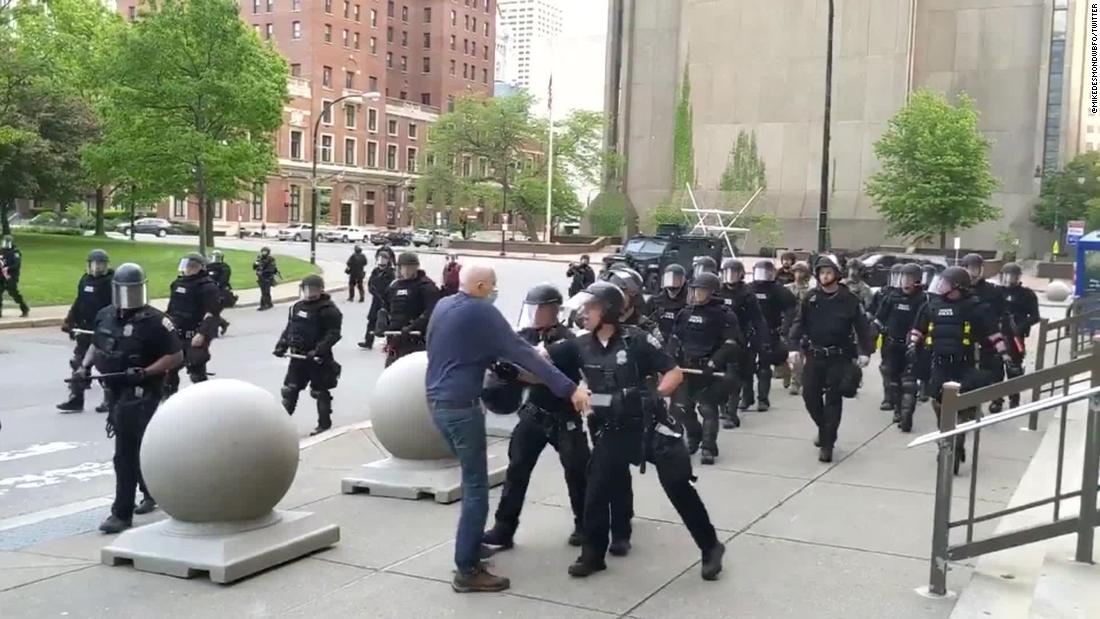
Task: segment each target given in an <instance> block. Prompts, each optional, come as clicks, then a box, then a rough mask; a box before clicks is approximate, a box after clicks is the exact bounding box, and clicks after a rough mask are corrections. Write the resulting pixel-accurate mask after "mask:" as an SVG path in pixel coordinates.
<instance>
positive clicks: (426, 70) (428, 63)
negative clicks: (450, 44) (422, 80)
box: [421, 56, 432, 73]
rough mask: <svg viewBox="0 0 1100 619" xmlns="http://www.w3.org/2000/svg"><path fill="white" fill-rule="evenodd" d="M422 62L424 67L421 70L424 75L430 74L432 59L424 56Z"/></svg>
mask: <svg viewBox="0 0 1100 619" xmlns="http://www.w3.org/2000/svg"><path fill="white" fill-rule="evenodd" d="M423 60H424V63H423V64H424V66H422V67H421V70H423V71H424V73H431V72H432V59H431V58H430V57H428V56H424V59H423Z"/></svg>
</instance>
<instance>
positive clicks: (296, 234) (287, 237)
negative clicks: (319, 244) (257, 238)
mask: <svg viewBox="0 0 1100 619" xmlns="http://www.w3.org/2000/svg"><path fill="white" fill-rule="evenodd" d="M312 231H313V226H311V225H309V224H294V225H291V226H287V227H285V228H282V229H280V230H279V234H278V235H277V236H276V237H275V238H277V239H278V240H280V241H305V240H307V239H309V237H310V235H311V233H312Z"/></svg>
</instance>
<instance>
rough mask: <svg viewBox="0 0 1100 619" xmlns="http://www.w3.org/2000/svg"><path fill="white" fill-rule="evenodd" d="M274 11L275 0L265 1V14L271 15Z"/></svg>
mask: <svg viewBox="0 0 1100 619" xmlns="http://www.w3.org/2000/svg"><path fill="white" fill-rule="evenodd" d="M274 11H275V0H267V12H268V13H272V12H274Z"/></svg>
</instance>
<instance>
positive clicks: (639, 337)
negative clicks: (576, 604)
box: [552, 281, 725, 580]
mask: <svg viewBox="0 0 1100 619" xmlns="http://www.w3.org/2000/svg"><path fill="white" fill-rule="evenodd" d="M586 292H588V297H589V298H588V300H587V302H586V303H585V304H584V310H583V312H584V322H585V326H586V327H587V328H588V329H589V332H588V333H585V334H583V335H581V336H579V337H577V338H574V339H571V340H564V341H563V342H561V343H559V344H557V346H559V347H561V348H562V349H563V350H561V351H560V352H557V351H556V352H555V353H552V357H553V358H555V359H556V360H558V362H560V363H562V365H563V366H567V367H572V368H576V369H577V370H579V371H580V373H581V375H583V376H584V379H585V381H586V383H587V384H588V387H589V389H591V390H592V392H593V396H592V398H593V399H592V408H593V411H594V416H596V417H598V418H601V419H602V420H603V422H602V423H601V424H599V431H598V432H597V433H596V434H595V438H594V442H593V447H592V457H591V461H590V463H589V469H588V470H589V477H588V487H587V490H586V493H585V501H584V547H583V549H582V551H581V555H580V557H578V559H577V561H576V562H575V563H573V565H571V566H569V574H570V575H572V576H574V577H577V578H583V577H586V576H589V575H591V574H593V573H595V572H598V571H601V570H604V569H607V564H606V562H605V553H606V552H607V550H608V532H609V515H610V510H609V503H610V502H611V501H612V500H613V496H614V489H615V487H616V485H618V484H621V483H622V482H623V480H624V479H625V478H629V470H630V465H631V464H641V463H642V462H644V461H650V462H653V463H654V465H655V467H656V468H657V477H658V479H659V481H660V483H661V487H662V488H663V489H664V492H665V496H667V497H668V498H669V500H670V501H671V502H672V504H673V506H674V507H675V508H676V511H677V513H679V514H680V517H681V518H682V519H683V522H684V525H685V526H686V527H687V529H688V531H689V532H690V533H691V537H692V539H693V540H694V541H695V544H696V545H697V546H698V547H699V549H700V550H701V551H702V555H703V556H702V559H703V560H702V568H701V572H702V576H703V578H704V579H705V580H714V579H716V578H717V577H718V573H719V572H721V571H722V555H723V554H724V553H725V547H724V546H723V545H722V544H721V542H719V541H718V538H717V536H716V534H715V531H714V526H713V525H712V524H711V522H710V516H709V515H708V514H707V509H706V506H704V505H703V501H702V499H700V497H699V493H698V492H696V490H695V487H694V486H693V485H692V472H691V456H690V455H689V454H688V452H687V446H686V445H684V442H683V440H682V438H681V437H680V435H679V434H678V433H677V432H676V431H675V430H674V429H673V427H672V426H673V425H674V424H672V423H670V420H669V419H668V415H667V412H666V411H665V410H664V402H663V400H662V399H661V398H665V397H669V396H671V395H672V394H673V392H675V391H676V388H677V387H679V385H680V383H681V382H682V381H683V373H682V372H681V371H680V369H679V368H678V367H677V366H676V362H675V361H674V360H673V359H672V357H671V356H669V355H668V353H666V352H664V351H663V350H662V349H661V343H660V342H659V341H658V340H657V338H656V337H654V336H652V335H650V334H646V333H645V332H643V331H640V330H638V329H636V328H633V327H630V326H626V325H622V324H621V323H620V317H621V315H622V312H623V311H624V309H625V306H626V296H625V295H624V294H623V292H622V291H621V290H619V288H618V287H617V286H615V285H614V284H612V283H610V282H603V281H600V282H596V283H594V284H592V285H591V286H589V287H588V288H587V290H586ZM648 380H654V381H656V382H657V388H656V392H657V393H655V394H654V393H652V391H651V390H650V389H648V388H647V381H648Z"/></svg>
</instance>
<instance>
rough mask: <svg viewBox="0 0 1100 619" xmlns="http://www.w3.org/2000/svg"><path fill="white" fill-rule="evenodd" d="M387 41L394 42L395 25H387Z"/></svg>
mask: <svg viewBox="0 0 1100 619" xmlns="http://www.w3.org/2000/svg"><path fill="white" fill-rule="evenodd" d="M386 42H387V43H393V26H386Z"/></svg>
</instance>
